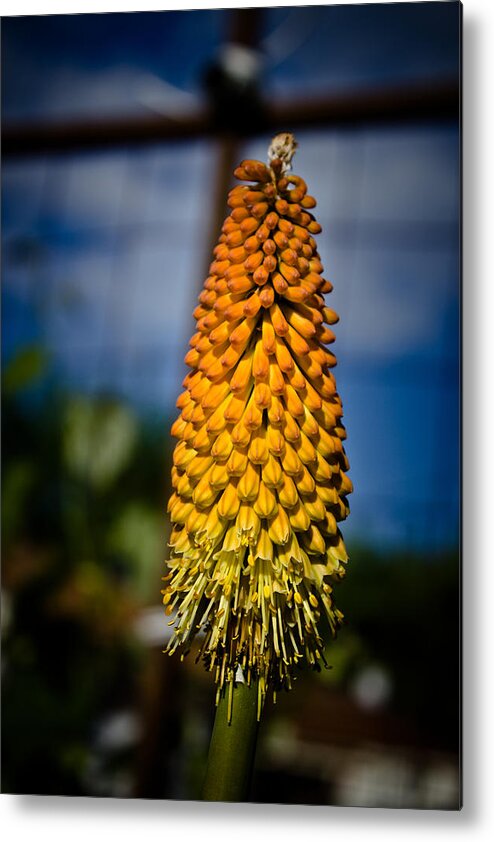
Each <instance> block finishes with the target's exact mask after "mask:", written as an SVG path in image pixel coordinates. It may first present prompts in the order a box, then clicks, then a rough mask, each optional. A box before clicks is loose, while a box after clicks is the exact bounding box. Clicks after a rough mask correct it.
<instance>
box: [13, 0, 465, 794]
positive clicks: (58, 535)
mask: <svg viewBox="0 0 494 842" xmlns="http://www.w3.org/2000/svg"><path fill="white" fill-rule="evenodd" d="M460 27H461V9H460V6H459V4H458V3H456V2H438V3H436V2H425V3H404V4H402V3H398V4H383V5H379V4H369V5H363V6H326V7H311V6H306V7H286V8H284V7H279V8H263V9H249V10H242V9H237V10H209V11H208V10H202V11H190V12H185V11H184V12H171V11H170V12H153V13H128V14H100V15H90V14H88V15H73V16H69V15H56V16H46V17H29V16H28V17H19V18H4V19H3V21H2V108H3V162H2V163H3V167H2V218H3V226H2V236H3V248H2V390H3V415H2V444H3V471H2V558H3V565H2V566H3V576H2V632H3V677H2V685H3V690H2V696H3V698H2V702H3V703H2V727H3V739H2V742H3V764H2V767H3V768H2V772H3V786H2V788H3V791H4V792H14V793H38V794H43V793H46V794H59V795H92V796H114V797H142V798H178V799H195V798H199V797H200V790H201V783H202V776H203V773H204V769H205V762H206V756H207V747H208V741H209V737H210V732H211V726H212V721H213V715H214V687H213V686H212V682H211V677H210V676H209V674H206V673H205V672H204V671H203V669H202V667H201V666H200V665H199V666H196V665H195V664H194V658H193V656H192V655H191V656H189V658H187V659H186V660H185V661H184V662H183V663H181V662H180V660H179V659H178V658H168V657H167V656H165V655H163V654H162V649H163V646H164V645H165V643H166V636H167V634H168V633H169V628H168V626H167V622H166V620H165V617H164V615H163V612H162V607H161V603H160V593H159V592H160V587H161V582H160V576H161V575H162V572H163V569H162V567H163V560H164V559H165V558H166V557H167V546H166V541H167V533H168V524H167V520H166V515H165V507H166V500H167V496H168V494H169V468H170V461H171V451H172V447H173V441H172V440H171V437H170V435H169V428H170V424H171V422H172V420H173V419H174V417H175V408H174V404H175V399H176V397H177V395H178V393H179V392H180V390H181V385H180V384H181V380H182V378H183V377H184V375H185V367H184V365H183V362H182V360H183V356H184V353H185V351H186V349H187V345H188V340H189V337H190V336H191V334H192V332H193V320H192V315H191V314H192V310H193V307H194V302H195V299H196V296H197V294H198V292H199V290H200V287H201V285H202V282H203V280H204V278H205V277H206V270H207V266H208V263H209V261H210V253H211V249H212V247H213V244H214V241H215V239H216V237H217V236H218V233H219V228H220V225H221V221H222V219H223V217H224V215H225V212H226V206H225V200H226V193H227V190H228V188H229V186H230V184H231V183H232V181H233V179H232V176H231V172H232V170H233V168H234V166H236V164H237V163H238V162H239V161H240V160H241V159H242V158H245V157H253V158H260V159H261V160H265V159H266V152H267V147H268V144H269V140H270V138H271V136H272V134H273V133H275V132H276V131H280V130H291V131H293V132H294V133H295V135H296V138H297V140H298V142H299V149H298V152H297V155H296V158H295V165H294V171H295V172H296V173H297V174H299V175H301V176H302V177H303V178H304V179H305V180H306V181H307V183H308V187H309V191H310V192H311V193H312V194H314V195H315V197H316V198H317V200H318V207H317V208H316V211H315V213H316V217H317V219H318V221H319V222H320V223H321V225H322V226H323V233H322V234H321V235H320V236H319V238H318V242H319V252H320V254H321V258H322V261H323V263H324V266H325V269H326V277H328V278H329V279H330V280H331V281H332V283H333V284H334V292H333V293H332V294H331V300H330V302H329V303H330V304H331V306H332V307H333V308H334V309H336V311H337V312H338V313H339V314H340V318H341V321H340V323H339V325H338V326H337V340H336V346H335V350H336V354H337V357H338V368H337V369H336V378H337V383H338V390H339V392H340V394H341V396H342V398H343V405H344V410H345V422H346V427H347V430H348V442H347V445H348V446H347V453H348V456H349V459H350V464H351V473H350V476H351V478H352V480H353V482H354V485H355V493H354V494H353V495H352V497H351V499H350V504H351V507H352V514H351V516H350V518H349V520H348V521H347V522H346V523H345V524H344V529H343V532H344V535H345V538H346V541H347V546H348V549H349V552H350V557H351V558H350V563H349V566H348V574H347V578H346V581H345V582H344V583H343V584H342V586H341V588H340V589H339V593H338V600H339V602H338V604H339V606H340V608H341V609H342V610H343V611H344V613H345V616H346V619H347V623H346V626H345V627H344V629H343V630H342V631H341V633H340V635H339V637H338V639H337V641H336V642H334V643H331V644H330V645H329V646H328V653H327V657H328V660H329V663H330V664H332V667H333V668H332V669H331V670H328V671H323V672H322V673H320V674H316V673H303V674H301V676H300V679H299V681H298V682H297V685H296V689H295V690H294V691H293V692H292V693H290V694H283V695H282V696H281V697H280V698H279V699H278V702H277V704H276V705H273V704H272V703H269V704H268V705H267V709H266V715H265V718H264V722H263V725H262V729H261V734H260V740H259V748H258V756H257V766H256V774H255V778H254V781H253V787H252V800H253V801H261V802H278V803H305V804H331V805H360V806H385V807H408V808H431V809H454V808H456V807H457V806H458V803H459V797H460V796H459V792H460V789H459V529H460V517H459V497H460V491H459V376H460V362H459V296H460V282H459V272H460V237H459V225H460V216H459V200H460V193H459V191H460V183H459V160H460V158H459V155H460V145H459V80H460Z"/></svg>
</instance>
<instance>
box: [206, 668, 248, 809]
mask: <svg viewBox="0 0 494 842" xmlns="http://www.w3.org/2000/svg"><path fill="white" fill-rule="evenodd" d="M257 693H258V688H257V683H254V682H253V683H252V684H251V686H250V687H248V686H247V684H244V683H243V682H242V683H234V684H233V685H231V687H230V688H227V691H226V693H224V694H223V695H222V696H221V698H220V701H219V702H218V707H217V709H216V717H215V720H214V728H213V735H212V737H211V743H210V746H209V756H208V765H207V770H206V779H205V781H204V787H203V793H202V797H203V799H204V801H246V800H247V798H248V794H249V786H250V779H251V775H252V767H253V765H254V755H255V751H256V739H257V731H258V726H259V722H258V719H257V712H258V696H257Z"/></svg>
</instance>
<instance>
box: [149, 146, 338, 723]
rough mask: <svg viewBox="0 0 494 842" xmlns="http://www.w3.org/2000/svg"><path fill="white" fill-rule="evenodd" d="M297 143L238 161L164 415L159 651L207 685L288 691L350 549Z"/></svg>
mask: <svg viewBox="0 0 494 842" xmlns="http://www.w3.org/2000/svg"><path fill="white" fill-rule="evenodd" d="M296 145H297V144H296V142H295V140H294V138H293V135H291V134H288V133H285V134H281V135H277V136H276V137H275V138H274V139H273V141H272V143H271V146H270V150H269V165H266V164H264V163H262V162H261V161H251V160H247V161H243V162H242V163H241V164H240V166H239V167H237V169H236V170H235V176H236V178H237V179H239V180H240V181H242V182H249V183H248V184H241V185H239V186H237V187H234V188H233V189H232V190H231V192H230V194H229V197H228V205H229V207H230V208H231V213H230V215H229V216H228V218H227V219H226V220H225V222H224V224H223V228H222V233H221V235H220V237H219V241H218V245H217V246H216V248H215V249H214V259H213V262H212V263H211V266H210V270H209V271H210V274H209V277H208V278H207V280H206V282H205V284H204V289H203V292H202V293H201V295H200V296H199V305H198V307H197V308H196V310H195V311H194V316H195V319H196V322H197V326H196V328H197V332H196V333H195V334H194V336H193V337H192V339H191V342H190V351H189V352H188V354H187V356H186V363H187V365H188V366H189V367H190V369H191V371H190V373H189V374H188V375H187V377H186V378H185V380H184V384H183V385H184V389H185V391H184V392H183V393H182V395H181V396H180V398H179V399H178V401H177V407H178V408H179V409H180V416H179V418H178V419H177V421H175V423H174V425H173V427H172V433H173V435H174V436H175V437H176V438H177V439H178V444H177V445H176V448H175V452H174V456H173V463H174V467H173V471H172V481H173V494H172V497H171V500H170V503H169V507H168V510H169V512H170V519H171V522H172V532H171V537H170V547H171V558H170V559H169V561H168V562H167V564H168V573H167V576H165V583H166V584H165V587H164V590H163V602H164V604H165V606H166V608H165V611H166V614H168V615H173V619H172V620H171V623H172V624H174V625H175V630H174V635H173V637H172V640H171V642H170V644H169V646H168V648H167V651H168V652H169V653H172V652H175V651H176V650H177V649H178V648H181V649H182V650H185V651H188V648H189V647H190V644H191V642H192V640H193V639H194V638H195V637H196V636H199V638H200V655H199V657H201V658H202V659H203V661H204V664H205V666H206V668H207V669H209V670H211V671H213V672H214V676H215V680H216V682H217V685H218V696H217V698H219V695H220V694H221V693H222V692H223V690H224V689H225V687H226V686H227V685H230V686H231V685H232V683H233V682H234V681H235V677H236V675H237V672H238V670H239V668H240V669H241V670H242V673H243V676H244V680H245V681H246V682H247V683H248V684H250V683H251V682H252V681H253V680H256V681H258V687H259V701H260V708H261V707H262V703H263V701H264V697H265V694H266V692H267V691H268V689H272V690H273V691H274V692H275V693H276V691H277V690H279V689H280V688H286V689H289V688H290V687H291V685H292V680H293V678H294V673H295V668H296V666H297V664H299V663H300V662H303V661H305V662H307V663H308V664H309V665H310V666H312V667H314V668H319V666H320V663H321V661H323V662H324V639H323V633H322V631H321V629H320V626H321V623H322V621H323V620H324V618H325V619H326V621H327V623H328V624H329V628H330V630H331V632H332V634H333V635H334V634H335V633H336V630H337V628H338V626H339V625H340V623H341V621H342V614H341V612H340V611H339V610H338V609H337V608H336V607H335V605H334V601H333V585H334V584H335V583H337V582H339V581H340V580H341V578H342V577H343V576H344V574H345V563H346V561H347V554H346V551H345V546H344V543H343V538H342V536H341V533H340V531H339V529H338V526H337V522H338V521H341V520H343V519H344V518H346V517H347V515H348V512H349V509H348V503H347V495H348V494H349V493H350V492H351V491H352V484H351V482H350V480H349V479H348V477H347V475H346V472H347V470H348V460H347V458H346V455H345V451H344V448H343V445H342V441H343V440H344V439H345V437H346V433H345V429H344V427H343V424H342V422H341V418H342V415H343V412H342V405H341V400H340V397H339V395H338V393H337V391H336V384H335V379H334V376H333V374H332V368H333V367H334V366H335V365H336V358H335V357H334V355H333V354H332V353H331V352H330V351H329V350H328V349H327V347H326V345H327V344H328V343H331V342H333V341H334V334H333V332H332V330H331V329H330V327H328V325H334V324H335V323H336V322H337V321H338V316H337V315H336V313H335V312H334V310H331V309H330V308H329V307H327V306H326V302H325V299H324V294H325V293H327V292H330V291H331V289H332V285H331V284H330V282H329V281H327V280H325V279H324V278H323V275H322V272H323V267H322V264H321V261H320V258H319V255H318V252H317V246H316V242H315V239H314V235H316V234H318V233H319V232H320V230H321V227H320V225H319V224H318V223H317V222H316V220H315V218H314V216H313V215H312V213H311V210H312V209H313V208H314V207H315V205H316V202H315V199H314V198H313V197H312V196H309V195H308V194H307V187H306V184H305V182H304V181H303V179H302V178H300V177H299V176H296V175H292V174H291V173H290V172H289V171H290V170H291V161H292V158H293V155H294V152H295V148H296Z"/></svg>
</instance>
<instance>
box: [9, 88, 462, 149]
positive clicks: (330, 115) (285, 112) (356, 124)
mask: <svg viewBox="0 0 494 842" xmlns="http://www.w3.org/2000/svg"><path fill="white" fill-rule="evenodd" d="M459 117H460V90H459V82H458V80H447V81H444V82H442V83H441V84H435V85H420V86H408V87H399V88H393V89H389V88H388V89H381V90H375V91H364V92H362V91H360V92H356V93H353V94H352V93H348V94H341V95H329V96H326V97H324V98H322V99H310V98H305V99H303V100H300V99H297V100H290V101H289V102H286V103H280V102H278V103H277V102H270V103H269V104H267V103H265V105H264V108H263V118H262V121H261V123H260V124H259V125H257V124H256V125H252V126H249V127H247V128H246V129H244V130H243V131H242V134H241V136H242V137H248V136H251V135H255V134H259V133H260V132H264V131H272V130H278V129H285V130H288V129H289V130H293V131H294V130H296V129H298V128H301V127H312V126H323V127H325V128H340V127H350V128H360V127H365V126H368V125H376V124H400V123H405V122H420V121H428V122H430V121H433V122H437V121H441V122H443V121H459ZM218 134H220V132H219V130H218V127H217V126H216V125H215V123H214V121H213V119H212V116H211V114H210V112H209V111H208V110H199V111H197V112H195V113H194V114H192V115H189V116H182V117H176V118H172V117H166V116H162V115H151V116H145V117H143V116H135V117H123V118H120V119H114V118H112V119H98V118H91V119H88V120H77V121H76V120H73V121H70V122H69V121H66V122H57V123H55V122H46V123H33V124H27V123H18V124H10V125H9V124H8V123H6V124H5V125H4V126H3V130H2V154H3V157H4V158H7V157H13V156H26V155H38V154H49V153H61V152H73V151H80V150H85V149H87V150H88V149H104V148H115V147H122V146H133V145H144V144H151V143H160V142H165V141H173V140H179V139H180V140H186V139H194V138H197V137H201V136H205V137H208V136H216V135H218Z"/></svg>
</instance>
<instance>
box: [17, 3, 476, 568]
mask: <svg viewBox="0 0 494 842" xmlns="http://www.w3.org/2000/svg"><path fill="white" fill-rule="evenodd" d="M226 29H227V27H226V18H225V13H224V12H221V11H210V12H207V11H204V12H193V13H192V12H183V13H171V12H168V13H156V14H139V15H84V16H76V17H75V16H55V17H43V18H19V19H9V20H8V21H4V25H3V33H2V44H3V103H4V119H5V120H7V119H8V118H11V119H14V118H16V119H21V118H27V117H37V118H41V117H42V118H43V119H53V118H54V117H57V116H81V115H83V114H88V113H92V114H97V113H101V112H104V113H105V114H108V113H114V114H116V113H122V112H129V111H132V112H135V111H146V110H149V109H150V108H152V109H163V110H170V109H171V110H174V109H175V110H178V111H180V110H182V111H183V110H184V109H190V108H193V107H195V105H196V103H197V102H198V101H199V100H200V97H201V90H200V85H199V80H200V74H201V70H202V68H203V67H204V65H205V63H206V61H207V60H208V57H210V56H211V55H213V54H214V53H215V51H216V50H217V49H218V47H219V45H220V42H221V39H222V38H223V36H224V33H225V31H226ZM457 35H458V6H457V4H455V3H422V4H405V5H403V4H398V5H396V6H393V5H391V6H390V5H386V6H379V5H372V4H371V5H369V6H361V7H356V6H354V7H348V6H345V7H322V8H321V7H313V8H311V7H302V8H300V9H295V10H294V9H270V10H266V15H265V24H264V31H263V35H262V38H263V41H262V43H263V45H264V50H265V63H266V80H267V81H266V91H268V92H269V93H270V95H272V96H275V95H276V96H280V97H287V96H289V95H291V94H293V95H295V94H297V95H300V93H301V92H302V91H303V92H305V93H306V94H307V95H310V94H311V93H314V94H316V93H318V94H320V93H321V92H323V91H327V90H329V89H331V90H335V91H342V90H344V89H348V88H350V87H352V88H353V87H359V88H360V87H366V86H370V85H372V86H375V85H389V84H398V82H400V81H403V80H408V81H410V80H414V79H415V80H417V79H422V80H424V79H433V78H434V77H435V78H438V79H442V78H443V77H444V76H447V75H451V74H453V75H454V74H455V72H456V73H457V72H458V44H457ZM297 137H298V141H299V144H300V146H299V150H298V152H297V156H296V159H295V171H296V172H297V173H299V174H300V175H302V176H303V177H304V178H305V179H306V181H307V183H308V185H309V190H311V191H312V192H313V193H314V194H315V195H316V198H317V200H318V207H317V209H316V215H317V218H318V220H319V221H320V222H321V224H322V226H323V233H322V234H321V235H320V237H319V250H320V254H321V258H322V261H323V263H324V265H325V268H326V275H327V277H329V278H330V279H331V281H332V282H333V284H334V292H333V293H332V294H331V297H330V301H329V303H330V304H331V306H333V307H334V309H336V310H337V312H338V313H339V314H340V317H341V321H340V324H339V325H338V326H337V331H336V332H337V340H336V345H335V353H336V355H337V357H338V361H339V365H338V367H337V369H336V372H335V373H336V377H337V383H338V387H339V391H340V393H341V395H342V398H343V401H344V408H345V420H346V424H347V428H348V432H349V439H348V448H347V449H348V454H349V458H350V462H351V468H352V470H351V477H352V479H353V481H354V483H355V487H356V492H355V494H354V495H352V499H351V503H352V511H353V514H352V517H351V518H349V520H348V523H347V524H346V525H345V527H346V528H345V534H346V535H348V536H349V537H351V538H353V539H355V540H366V541H368V542H370V543H371V544H373V545H374V546H375V547H376V548H378V549H381V548H383V547H392V548H393V547H412V548H415V549H418V550H420V551H421V552H423V553H424V557H426V556H427V555H428V554H431V555H433V554H434V553H435V552H437V551H439V550H441V549H442V548H444V547H446V546H451V545H454V543H455V541H456V540H457V533H458V500H459V486H458V471H459V455H458V434H459V433H458V430H459V410H458V401H459V382H458V381H459V359H458V354H459V350H458V326H459V278H458V274H459V268H458V255H459V245H458V213H459V210H458V206H459V180H458V166H459V145H458V132H457V127H455V126H454V125H449V124H448V125H441V126H433V125H430V126H428V125H420V126H404V127H401V128H393V127H388V128H382V129H379V130H377V129H376V130H372V129H370V128H369V129H365V130H360V131H315V130H310V131H309V130H304V131H303V132H300V133H298V135H297ZM268 142H269V138H268V137H265V136H260V137H258V138H256V139H254V140H253V141H250V142H249V143H248V144H245V146H244V147H243V148H242V150H241V151H240V157H247V156H248V157H260V158H261V159H264V158H265V156H266V149H267V145H268ZM216 160H217V150H216V148H215V145H214V142H212V141H208V142H200V141H197V142H194V143H181V144H178V143H174V144H170V145H167V146H162V147H156V148H154V147H152V148H144V149H142V150H119V151H107V152H104V153H91V154H89V153H88V154H85V155H68V156H60V157H54V158H44V157H38V158H36V157H35V158H31V159H29V160H19V161H11V162H6V163H5V164H4V168H3V175H2V200H3V237H4V258H3V347H4V355H5V357H4V358H5V359H7V360H8V358H9V356H10V355H11V354H12V353H13V351H14V350H15V348H16V347H19V345H21V344H22V343H24V342H26V341H29V340H31V339H33V338H39V339H41V340H42V341H43V342H44V343H45V344H46V345H47V347H48V348H49V349H50V350H51V352H52V355H53V361H54V367H55V370H56V371H57V373H58V377H59V380H60V382H61V383H62V384H64V385H65V386H66V387H67V388H69V389H72V390H76V391H77V390H82V391H89V392H91V393H93V394H98V393H100V392H102V391H112V392H115V393H117V394H119V395H121V396H123V397H124V398H125V399H126V400H129V401H130V402H131V403H132V404H133V405H134V406H135V407H136V408H137V409H138V411H140V412H143V413H148V414H149V413H151V414H153V416H154V417H155V418H157V419H159V418H160V417H164V416H165V415H166V414H167V413H169V412H171V411H172V408H173V403H174V400H175V397H176V394H177V392H178V390H179V388H180V386H179V383H180V379H181V376H182V374H183V371H184V369H183V363H182V358H183V354H184V351H185V349H186V346H187V342H188V338H189V336H190V334H191V333H192V329H193V324H192V319H191V312H192V309H193V301H194V298H195V295H196V294H197V291H198V289H199V287H200V285H201V283H202V279H203V275H204V267H205V263H206V250H207V237H208V226H207V224H205V222H207V212H208V206H209V203H210V201H211V196H212V192H213V180H214V168H215V162H216ZM23 244H24V246H23ZM26 244H28V245H29V244H30V251H29V250H28V251H26ZM33 245H35V246H36V249H33ZM19 254H21V255H24V259H20V260H19V259H16V255H17V256H18V255H19ZM26 254H29V255H30V257H29V259H26Z"/></svg>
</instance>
